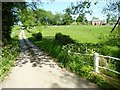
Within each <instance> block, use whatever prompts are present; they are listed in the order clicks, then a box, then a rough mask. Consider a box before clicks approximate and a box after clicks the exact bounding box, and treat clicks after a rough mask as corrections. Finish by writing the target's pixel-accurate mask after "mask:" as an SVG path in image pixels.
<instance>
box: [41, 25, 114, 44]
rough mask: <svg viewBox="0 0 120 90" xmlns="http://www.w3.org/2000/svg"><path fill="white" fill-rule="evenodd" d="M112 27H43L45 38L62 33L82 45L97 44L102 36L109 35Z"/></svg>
mask: <svg viewBox="0 0 120 90" xmlns="http://www.w3.org/2000/svg"><path fill="white" fill-rule="evenodd" d="M111 29H112V27H111V26H85V25H70V26H49V27H43V29H42V35H43V36H55V34H56V33H58V32H60V33H62V34H65V35H69V36H70V37H71V38H73V39H74V40H76V41H77V42H81V43H97V42H99V39H98V38H99V37H100V36H102V35H109V33H110V30H111Z"/></svg>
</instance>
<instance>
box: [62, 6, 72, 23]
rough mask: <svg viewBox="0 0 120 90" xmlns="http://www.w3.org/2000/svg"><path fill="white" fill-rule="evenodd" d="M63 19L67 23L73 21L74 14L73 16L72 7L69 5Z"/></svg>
mask: <svg viewBox="0 0 120 90" xmlns="http://www.w3.org/2000/svg"><path fill="white" fill-rule="evenodd" d="M63 21H64V24H65V25H70V24H71V23H72V22H73V20H72V16H71V9H70V8H69V7H68V8H67V9H65V14H64V17H63Z"/></svg>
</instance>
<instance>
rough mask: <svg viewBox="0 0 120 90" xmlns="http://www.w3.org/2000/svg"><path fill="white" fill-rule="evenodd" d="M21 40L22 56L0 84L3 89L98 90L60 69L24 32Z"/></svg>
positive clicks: (94, 86)
mask: <svg viewBox="0 0 120 90" xmlns="http://www.w3.org/2000/svg"><path fill="white" fill-rule="evenodd" d="M19 39H20V44H21V52H20V55H19V57H18V58H17V60H16V61H15V63H14V67H12V68H11V71H10V74H9V75H8V76H6V78H5V79H4V81H3V82H1V83H0V86H1V88H98V86H97V85H95V84H94V83H92V82H90V81H88V80H86V79H84V78H81V77H78V76H76V75H74V74H73V73H71V72H68V71H67V70H65V69H63V68H60V67H59V66H58V64H57V63H56V62H54V61H53V59H52V58H51V57H50V56H48V55H47V54H45V53H44V52H43V51H42V50H41V49H39V48H38V47H36V46H35V45H33V44H32V42H30V41H29V40H28V39H27V37H26V36H25V33H24V31H23V30H22V31H21V32H20V35H19ZM32 53H34V55H33V54H32ZM98 89H99V88H98Z"/></svg>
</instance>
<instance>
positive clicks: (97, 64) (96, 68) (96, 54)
mask: <svg viewBox="0 0 120 90" xmlns="http://www.w3.org/2000/svg"><path fill="white" fill-rule="evenodd" d="M68 53H71V51H68ZM72 53H73V54H76V55H81V54H80V53H75V52H72ZM82 55H87V56H94V71H95V72H96V73H100V70H99V68H102V69H105V70H109V71H111V72H114V73H116V74H119V75H120V72H117V71H115V70H112V69H109V68H106V67H102V66H100V65H99V61H100V57H103V58H110V59H113V60H117V61H120V59H119V58H115V57H111V56H104V55H99V54H98V53H94V54H82Z"/></svg>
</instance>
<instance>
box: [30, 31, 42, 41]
mask: <svg viewBox="0 0 120 90" xmlns="http://www.w3.org/2000/svg"><path fill="white" fill-rule="evenodd" d="M32 36H33V37H34V38H35V39H36V40H37V41H40V40H42V33H40V32H38V33H37V34H32Z"/></svg>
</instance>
